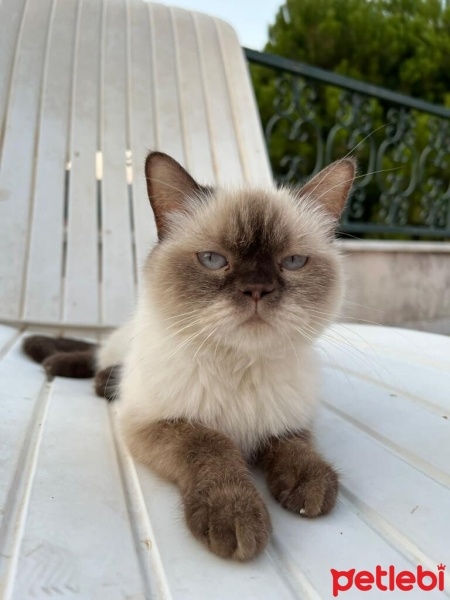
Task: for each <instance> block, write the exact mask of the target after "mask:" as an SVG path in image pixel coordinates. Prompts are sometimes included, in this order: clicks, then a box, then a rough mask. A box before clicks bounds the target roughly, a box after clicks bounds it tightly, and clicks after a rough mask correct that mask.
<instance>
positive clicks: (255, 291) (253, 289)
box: [240, 283, 275, 302]
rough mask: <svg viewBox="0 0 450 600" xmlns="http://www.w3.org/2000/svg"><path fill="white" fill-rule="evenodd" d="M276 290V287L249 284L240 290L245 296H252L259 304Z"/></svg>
mask: <svg viewBox="0 0 450 600" xmlns="http://www.w3.org/2000/svg"><path fill="white" fill-rule="evenodd" d="M274 289H275V286H274V285H272V284H267V283H249V284H247V285H243V286H242V287H241V288H240V290H241V292H242V293H243V294H244V296H250V298H252V299H253V300H254V301H255V302H258V301H259V300H261V298H262V297H263V296H267V294H270V293H271V292H273V291H274Z"/></svg>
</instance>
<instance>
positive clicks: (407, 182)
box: [245, 49, 450, 239]
mask: <svg viewBox="0 0 450 600" xmlns="http://www.w3.org/2000/svg"><path fill="white" fill-rule="evenodd" d="M245 53H246V56H247V59H248V61H249V62H250V65H251V69H252V75H253V77H254V82H255V91H256V96H257V100H258V104H259V108H260V113H261V120H262V124H263V128H264V132H265V137H266V143H267V148H268V151H269V156H270V159H271V164H272V169H273V172H274V176H275V178H276V179H277V180H278V181H279V182H282V183H291V184H301V183H302V182H303V181H305V180H306V179H308V178H309V177H310V176H312V175H314V174H315V173H317V172H318V171H319V170H320V169H321V168H322V167H323V166H325V165H326V164H328V163H330V162H332V161H333V160H335V159H336V158H339V157H341V156H345V155H346V154H347V153H350V154H352V155H354V156H356V157H357V158H358V162H359V165H360V169H359V174H358V179H357V182H356V185H355V188H354V192H353V194H352V196H351V199H350V201H349V203H348V206H347V209H346V212H345V214H344V216H343V218H342V221H341V229H340V230H341V232H342V233H344V234H345V233H347V234H354V235H366V236H367V235H375V236H377V237H392V236H393V237H400V238H401V237H411V236H412V237H413V238H414V239H416V238H425V239H436V238H438V239H449V238H450V109H449V108H444V107H443V106H438V105H434V104H431V103H429V102H425V101H423V100H418V99H416V98H411V97H409V96H405V95H403V94H398V93H396V92H392V91H391V90H387V89H384V88H381V87H378V86H374V85H369V84H366V83H364V82H361V81H358V80H354V79H351V78H349V77H344V76H341V75H336V74H334V73H330V72H328V71H324V70H322V69H317V68H315V67H311V66H309V65H305V64H302V63H297V62H294V61H291V60H287V59H284V58H280V57H278V56H274V55H270V54H264V53H260V52H256V51H254V50H248V49H245Z"/></svg>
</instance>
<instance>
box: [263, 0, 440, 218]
mask: <svg viewBox="0 0 450 600" xmlns="http://www.w3.org/2000/svg"><path fill="white" fill-rule="evenodd" d="M265 51H266V52H269V53H271V54H277V55H279V56H283V57H285V58H290V59H293V60H296V61H300V62H303V63H308V64H310V65H313V66H316V67H320V68H323V69H326V70H328V71H333V72H335V73H339V74H341V75H346V76H349V77H352V78H355V79H359V80H362V81H365V82H367V83H371V84H375V85H380V86H383V87H386V88H389V89H391V90H394V91H397V92H401V93H404V94H407V95H410V96H414V97H416V98H421V99H424V100H427V101H430V102H433V103H436V104H441V105H445V106H448V107H450V5H447V3H446V2H443V1H441V0H286V2H285V3H284V4H283V5H282V6H281V7H280V9H279V10H278V12H277V15H276V17H275V22H274V23H273V24H272V25H271V26H270V27H269V41H268V43H267V44H266V46H265ZM252 75H253V80H254V84H255V91H256V95H257V99H258V104H259V108H260V112H261V117H262V121H263V125H264V126H265V127H266V128H267V127H268V128H269V130H270V135H269V136H268V138H269V140H268V143H269V153H270V156H271V161H272V166H273V169H274V173H275V175H276V176H278V178H280V179H287V180H291V181H297V180H299V179H300V180H301V179H302V177H304V176H307V175H309V174H310V173H312V172H314V171H315V170H317V168H318V167H319V166H321V165H320V162H323V161H324V160H327V159H328V160H330V159H332V158H336V157H338V156H342V155H343V154H345V153H346V152H347V151H348V150H349V149H351V148H352V147H353V146H355V145H356V144H358V142H361V141H362V139H363V138H364V136H365V135H367V134H368V133H371V132H374V131H375V133H373V139H372V140H368V141H366V142H365V143H362V144H361V146H360V147H359V148H358V151H357V154H358V157H359V159H360V162H361V163H362V166H363V172H367V171H368V170H370V168H371V167H372V168H373V165H371V164H370V160H371V156H373V152H372V153H371V152H370V144H372V143H375V144H376V145H377V146H379V145H380V144H382V143H383V140H385V138H386V130H384V129H383V124H385V123H386V122H388V121H389V119H390V118H391V117H390V116H389V115H388V111H389V109H390V108H391V107H390V106H389V105H388V104H385V103H383V102H380V101H378V100H375V99H369V100H368V101H367V102H366V103H365V104H364V106H361V108H360V109H356V110H355V107H354V106H353V107H352V106H351V105H348V106H346V103H345V101H344V99H343V96H342V90H340V89H339V88H336V87H332V86H327V85H313V86H312V87H311V86H310V85H309V84H310V82H308V81H303V82H302V81H300V83H299V82H298V80H297V83H295V81H294V80H292V81H290V80H289V78H287V79H285V80H284V81H281V82H280V81H278V82H277V79H276V77H275V76H274V72H273V70H271V69H267V68H264V67H258V66H253V67H252ZM304 84H306V85H305V87H303V86H304ZM296 86H297V87H296ZM299 86H300V87H299ZM294 105H295V109H294V110H293V111H292V114H289V111H290V108H292V107H293V106H294ZM283 111H284V114H285V117H283V118H281V119H280V118H277V117H275V118H274V114H276V113H278V114H280V113H283ZM311 111H312V113H313V114H312V115H311V114H310V113H311ZM412 116H413V119H414V120H415V125H414V141H413V143H411V142H410V145H409V147H403V148H402V147H401V146H402V144H403V145H404V142H405V144H406V145H407V135H406V133H405V136H404V137H405V140H403V139H401V140H400V142H399V145H397V146H395V145H391V146H390V147H388V148H387V151H386V153H385V156H384V158H383V160H382V162H381V164H379V165H378V167H382V168H383V169H396V171H395V175H394V177H395V178H396V181H397V183H396V184H394V185H392V181H391V184H389V181H387V179H386V178H389V177H392V174H391V175H389V174H387V175H386V176H385V183H386V186H387V187H389V185H391V189H393V190H395V189H397V188H398V189H399V190H400V192H401V189H402V185H403V183H404V184H405V185H406V184H407V183H406V182H407V181H409V179H410V178H411V169H414V168H416V166H417V164H418V161H419V156H420V153H421V152H422V150H423V148H425V147H426V146H427V144H428V143H429V139H430V126H431V125H432V124H431V120H430V119H429V118H428V116H427V115H425V114H423V113H422V114H420V113H415V112H414V111H413V113H412ZM299 117H300V118H299ZM346 119H347V120H350V121H351V120H353V122H352V124H351V125H349V127H348V128H346V127H345V126H344V127H342V126H336V123H337V122H338V123H341V125H342V124H343V123H345V121H346ZM352 128H353V130H352ZM378 128H380V130H379V131H376V130H378ZM330 132H331V133H332V132H334V133H333V150H332V152H331V151H328V155H327V148H326V140H327V139H329V138H330ZM355 132H356V133H355ZM318 144H319V145H321V149H320V153H321V156H320V160H319V159H318ZM328 150H329V148H328ZM448 154H450V148H449V150H448ZM405 159H406V161H405ZM409 159H410V160H409ZM429 159H430V160H429V164H428V163H427V165H426V169H427V174H426V177H425V178H424V180H426V181H434V180H435V179H436V178H441V179H442V170H443V169H444V170H447V171H448V169H449V164H448V160H447V159H448V156H447V159H444V163H442V158H441V159H440V160H441V164H440V166H436V165H437V162H439V161H438V159H437V154H436V152H434V153H433V152H431V153H430V154H429ZM431 159H432V160H431ZM414 160H415V161H416V163H414ZM446 160H447V162H446ZM433 161H434V162H433ZM435 162H436V164H434V163H435ZM294 163H295V164H294ZM413 163H414V164H415V165H416V166H412V165H413ZM293 164H294V167H295V168H293ZM408 170H409V173H408ZM447 176H448V179H450V173H448V172H447ZM433 178H434V179H433ZM448 179H447V182H448ZM424 185H425V186H426V184H424ZM396 186H397V187H396ZM423 192H424V190H423V189H417V190H416V191H415V193H414V194H413V195H412V196H411V199H412V202H411V203H410V212H409V216H408V218H409V221H410V222H412V223H413V224H418V225H421V224H424V223H426V218H430V217H429V216H428V217H426V216H425V215H426V212H427V211H424V210H423V208H424V205H423ZM442 193H443V194H445V190H444V189H443V190H442ZM387 200H389V198H388V199H387ZM384 201H385V202H386V199H385V200H384ZM380 202H381V204H382V203H383V198H382V197H381V199H380V183H379V181H378V182H377V181H375V179H372V180H371V181H370V182H369V183H368V184H367V187H366V190H365V202H364V208H363V209H361V210H360V213H359V214H356V213H355V215H356V216H355V218H360V219H362V220H364V221H367V220H375V221H376V219H377V216H376V215H379V214H380ZM399 206H400V205H399ZM441 209H442V207H441ZM361 211H362V212H361ZM441 213H442V214H443V211H442V210H441ZM381 214H382V213H381ZM438 216H439V215H437V216H436V215H434V216H433V215H432V218H433V219H437V217H438Z"/></svg>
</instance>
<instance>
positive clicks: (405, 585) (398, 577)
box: [330, 564, 445, 598]
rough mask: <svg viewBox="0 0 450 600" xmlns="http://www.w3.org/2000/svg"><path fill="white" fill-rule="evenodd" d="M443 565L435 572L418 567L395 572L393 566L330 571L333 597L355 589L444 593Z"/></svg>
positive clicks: (362, 590)
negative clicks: (369, 569) (367, 569)
mask: <svg viewBox="0 0 450 600" xmlns="http://www.w3.org/2000/svg"><path fill="white" fill-rule="evenodd" d="M444 572H445V565H443V564H440V565H437V567H436V572H434V571H428V570H425V569H424V568H423V567H422V566H421V565H418V566H417V568H416V570H415V571H397V570H396V569H395V567H394V566H393V565H390V566H389V567H387V568H386V569H384V568H383V567H382V566H381V565H377V566H376V567H375V570H374V571H358V572H357V571H356V569H349V570H348V571H337V570H336V569H330V573H331V578H332V586H333V596H334V597H335V598H336V597H337V596H338V595H339V594H341V593H343V592H348V590H351V589H352V588H353V587H355V588H356V589H357V590H359V591H360V592H370V590H372V589H374V588H375V589H379V590H381V591H383V592H393V591H395V590H400V591H402V592H410V591H411V590H414V589H416V590H417V589H420V590H422V591H423V592H431V591H432V590H435V589H438V590H439V591H441V592H443V591H444V575H445V573H444Z"/></svg>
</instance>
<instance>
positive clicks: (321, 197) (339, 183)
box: [297, 158, 356, 221]
mask: <svg viewBox="0 0 450 600" xmlns="http://www.w3.org/2000/svg"><path fill="white" fill-rule="evenodd" d="M355 175H356V160H355V159H354V158H342V159H341V160H337V161H336V162H334V163H331V165H328V167H325V169H322V171H320V172H319V173H317V175H315V176H314V177H313V178H312V179H311V180H310V181H308V183H306V185H304V186H303V187H302V188H301V189H300V190H298V192H297V196H298V197H299V198H311V199H313V200H315V201H317V202H320V203H321V204H322V205H323V207H324V208H325V209H326V210H327V212H329V213H330V214H331V215H332V216H333V217H334V219H336V221H337V220H339V217H340V216H341V213H342V210H343V209H344V206H345V202H346V200H347V198H348V195H349V193H350V189H351V187H352V185H353V181H354V179H355Z"/></svg>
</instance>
